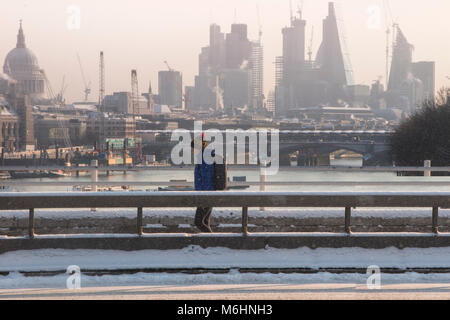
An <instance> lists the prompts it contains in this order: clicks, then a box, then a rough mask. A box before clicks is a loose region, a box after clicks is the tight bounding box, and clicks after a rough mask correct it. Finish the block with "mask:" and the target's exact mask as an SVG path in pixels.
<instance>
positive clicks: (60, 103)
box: [41, 70, 72, 149]
mask: <svg viewBox="0 0 450 320" xmlns="http://www.w3.org/2000/svg"><path fill="white" fill-rule="evenodd" d="M41 72H42V75H43V76H44V81H45V86H46V88H47V95H48V97H49V98H50V99H51V101H52V102H53V103H55V104H56V105H57V109H60V108H61V107H62V106H63V104H64V102H63V101H61V99H60V98H61V97H60V95H59V94H58V96H55V94H54V92H53V89H52V86H51V84H50V80H48V78H47V75H46V74H45V72H44V71H43V70H42V71H41ZM63 89H64V80H63ZM62 91H63V90H62ZM56 119H57V121H58V125H59V128H60V129H61V131H62V138H63V140H64V144H65V145H66V148H70V149H72V142H71V141H70V136H69V132H68V128H67V127H64V124H63V122H62V120H61V117H59V116H58V115H57V116H56Z"/></svg>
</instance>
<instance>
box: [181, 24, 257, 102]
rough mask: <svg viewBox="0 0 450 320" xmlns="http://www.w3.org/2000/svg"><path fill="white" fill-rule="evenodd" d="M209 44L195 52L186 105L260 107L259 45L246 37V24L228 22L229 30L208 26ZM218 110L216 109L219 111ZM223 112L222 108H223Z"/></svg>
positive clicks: (213, 25) (214, 25)
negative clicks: (195, 67)
mask: <svg viewBox="0 0 450 320" xmlns="http://www.w3.org/2000/svg"><path fill="white" fill-rule="evenodd" d="M209 31H210V35H209V46H207V47H203V48H202V51H201V53H200V55H199V70H198V75H197V76H196V77H195V87H194V88H190V89H189V92H190V104H189V106H190V108H191V109H193V110H199V109H216V110H218V111H220V110H221V109H222V108H224V109H230V108H232V107H245V106H250V107H253V109H257V108H259V107H262V106H263V98H264V93H263V79H264V78H263V70H264V69H263V61H264V60H263V59H264V57H263V55H264V52H263V46H262V44H261V42H260V41H257V42H252V41H250V40H249V39H248V35H247V25H246V24H236V23H235V24H232V25H231V32H230V33H227V34H225V33H223V32H222V31H221V29H220V26H218V25H216V24H212V25H210V28H209ZM219 109H220V110H219ZM225 111H226V110H225Z"/></svg>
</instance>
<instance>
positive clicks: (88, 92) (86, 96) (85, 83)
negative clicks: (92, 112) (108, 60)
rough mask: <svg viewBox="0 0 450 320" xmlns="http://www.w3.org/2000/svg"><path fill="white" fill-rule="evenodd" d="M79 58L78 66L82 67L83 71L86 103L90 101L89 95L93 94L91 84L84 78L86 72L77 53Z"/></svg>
mask: <svg viewBox="0 0 450 320" xmlns="http://www.w3.org/2000/svg"><path fill="white" fill-rule="evenodd" d="M77 58H78V64H79V65H80V71H81V77H82V78H83V84H84V101H85V102H86V101H88V99H89V94H90V93H91V82H90V81H89V83H88V82H87V81H86V77H85V76H84V70H83V65H82V64H81V59H80V55H79V54H78V53H77Z"/></svg>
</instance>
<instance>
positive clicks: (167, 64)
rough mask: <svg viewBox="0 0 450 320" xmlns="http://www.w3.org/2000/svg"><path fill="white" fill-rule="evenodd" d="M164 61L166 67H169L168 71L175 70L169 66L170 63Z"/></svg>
mask: <svg viewBox="0 0 450 320" xmlns="http://www.w3.org/2000/svg"><path fill="white" fill-rule="evenodd" d="M164 63H165V64H166V66H167V69H169V71H170V72H174V71H175V70H173V69H172V68H171V67H170V65H169V63H168V62H167V61H164Z"/></svg>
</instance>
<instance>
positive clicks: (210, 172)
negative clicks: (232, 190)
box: [194, 159, 216, 191]
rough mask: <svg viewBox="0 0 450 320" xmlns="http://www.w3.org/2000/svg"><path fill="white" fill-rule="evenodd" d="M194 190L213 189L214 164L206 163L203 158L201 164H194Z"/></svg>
mask: <svg viewBox="0 0 450 320" xmlns="http://www.w3.org/2000/svg"><path fill="white" fill-rule="evenodd" d="M194 176H195V177H194V180H195V190H198V191H215V190H216V188H215V187H214V164H207V163H206V162H205V159H203V160H202V164H196V165H195V173H194Z"/></svg>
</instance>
